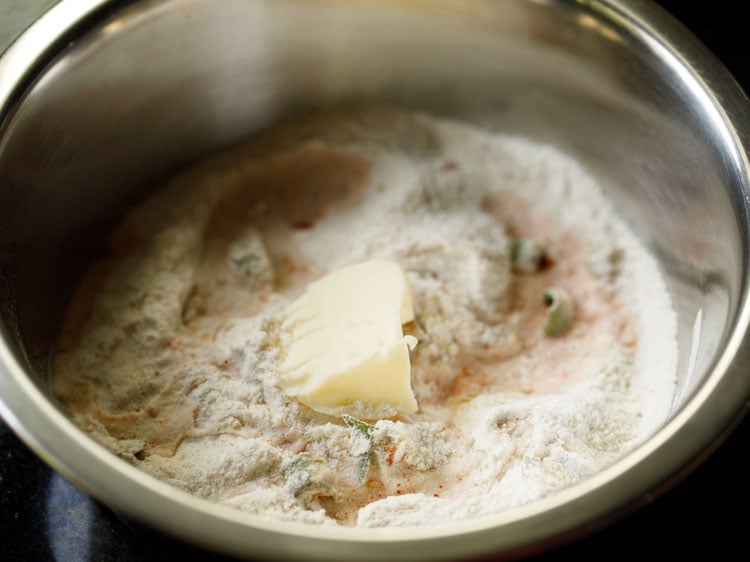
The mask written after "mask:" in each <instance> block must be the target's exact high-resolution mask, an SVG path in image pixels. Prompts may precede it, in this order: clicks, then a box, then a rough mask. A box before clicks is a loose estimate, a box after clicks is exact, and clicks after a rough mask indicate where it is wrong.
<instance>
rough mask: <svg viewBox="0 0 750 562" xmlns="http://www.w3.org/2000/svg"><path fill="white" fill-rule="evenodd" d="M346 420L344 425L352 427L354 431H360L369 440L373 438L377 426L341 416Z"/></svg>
mask: <svg viewBox="0 0 750 562" xmlns="http://www.w3.org/2000/svg"><path fill="white" fill-rule="evenodd" d="M341 417H342V419H343V420H344V423H345V424H346V425H348V426H349V427H351V428H352V429H356V430H357V431H359V432H360V433H361V434H362V435H363V436H365V437H366V438H367V439H369V438H370V437H371V436H372V432H373V431H375V426H374V425H370V424H369V423H367V422H363V421H362V420H358V419H357V418H355V417H353V416H350V415H347V414H344V415H343V416H341Z"/></svg>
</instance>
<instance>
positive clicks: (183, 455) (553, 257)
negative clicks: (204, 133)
mask: <svg viewBox="0 0 750 562" xmlns="http://www.w3.org/2000/svg"><path fill="white" fill-rule="evenodd" d="M369 260H387V262H388V263H394V264H397V266H399V267H400V268H401V269H402V270H403V272H404V276H405V278H406V279H407V280H408V285H409V288H410V291H411V300H412V305H413V318H411V319H407V320H408V321H407V322H406V323H405V324H404V326H403V330H404V333H405V334H406V335H407V336H408V337H409V338H411V339H409V341H410V342H416V345H415V346H412V347H414V349H412V350H410V351H408V354H409V361H410V370H411V372H410V382H411V386H412V389H413V396H414V398H415V399H416V404H417V405H416V406H414V405H413V403H411V402H410V403H409V404H410V406H409V407H410V408H411V409H412V410H414V409H416V411H406V412H403V411H395V410H394V411H384V412H383V413H384V415H385V417H382V418H381V417H379V415H378V414H377V413H376V414H373V413H372V412H370V414H368V413H367V411H364V414H363V412H362V411H354V412H349V413H347V412H346V408H344V409H343V411H342V412H334V413H321V412H319V411H316V410H314V409H312V408H310V407H308V406H306V405H304V404H303V403H302V402H300V401H299V400H297V399H296V398H294V397H292V396H291V395H290V394H288V393H287V392H286V390H285V388H284V386H283V385H282V384H281V380H280V365H281V364H282V361H283V359H284V358H283V357H282V351H281V350H282V346H281V345H280V343H281V342H280V334H281V325H282V323H283V321H284V318H285V315H286V314H288V313H287V310H288V309H289V307H290V305H291V303H292V302H294V301H295V300H296V299H298V298H299V297H300V295H301V294H303V292H304V291H305V288H306V287H307V286H308V285H309V284H310V283H312V282H314V281H316V280H318V279H320V278H322V277H324V276H325V275H326V274H329V273H331V272H335V271H337V270H339V269H341V268H345V267H348V266H351V265H353V264H360V263H363V262H367V261H369ZM370 289H373V287H367V286H363V287H362V291H363V299H367V298H369V297H368V296H367V294H368V293H367V291H368V290H370ZM675 331H676V320H675V315H674V312H673V310H672V308H671V304H670V301H669V297H668V294H667V291H666V288H665V285H664V282H663V280H662V279H661V277H660V275H659V272H658V269H657V267H656V263H655V261H654V260H653V259H652V258H651V257H650V256H649V255H648V253H647V252H646V250H645V249H644V248H643V247H642V246H641V245H640V244H639V242H638V241H637V240H636V238H635V237H634V236H633V234H632V233H631V232H629V231H628V230H627V228H626V227H625V226H624V224H623V223H622V222H621V220H620V219H618V218H617V217H616V216H615V215H614V214H613V210H612V207H611V205H610V204H609V203H608V202H607V201H606V199H605V198H604V197H603V195H602V194H601V193H600V190H599V188H598V186H597V185H596V183H595V182H594V180H593V179H592V178H591V176H589V175H588V174H587V172H586V171H585V170H584V169H582V168H581V166H580V165H579V164H577V163H576V162H575V161H573V160H571V159H570V158H569V157H567V156H565V155H564V154H562V153H560V152H558V151H557V150H555V149H553V148H550V147H547V146H541V145H539V144H535V143H533V142H531V141H529V140H525V139H521V138H510V137H505V136H501V135H494V134H489V133H488V132H485V131H482V130H480V129H477V128H474V127H471V126H468V125H465V124H461V123H456V122H451V121H445V120H439V119H436V118H433V117H430V116H426V115H421V114H413V113H407V112H401V111H396V110H391V109H383V108H377V109H365V110H361V109H360V110H347V111H339V112H335V113H326V114H321V115H317V116H313V117H308V118H303V119H300V120H297V121H295V122H290V123H288V124H284V125H281V126H278V127H276V128H274V129H272V130H270V131H268V132H266V133H264V134H262V135H260V136H259V137H257V138H255V139H253V140H251V141H249V142H248V143H246V144H244V145H242V146H239V147H237V148H235V149H232V150H231V151H229V152H226V153H223V154H220V155H218V156H215V157H212V158H210V159H208V160H206V161H205V162H202V163H200V164H199V165H197V166H196V167H194V168H192V169H191V170H189V171H187V172H186V173H184V174H182V175H180V176H178V177H176V178H175V179H174V180H173V181H171V182H170V183H169V184H168V185H167V186H166V187H165V188H164V189H163V190H161V191H159V192H158V193H157V194H155V195H154V196H152V197H151V198H150V199H149V200H148V201H146V202H145V203H144V204H143V205H142V206H140V207H139V208H137V209H135V210H134V211H132V212H131V213H130V214H129V215H128V216H127V217H126V219H125V220H124V222H123V223H122V224H121V225H120V226H118V227H117V229H116V230H115V231H114V232H113V234H112V236H111V239H110V241H109V244H108V246H107V248H106V251H105V253H104V256H103V257H102V258H101V259H99V261H98V262H97V263H95V264H94V265H93V267H92V268H91V270H90V272H89V273H88V275H87V276H86V278H85V279H84V281H83V282H82V284H81V287H80V289H79V291H78V293H77V295H76V297H75V299H74V301H73V303H72V306H71V309H70V311H69V314H68V318H67V322H66V326H65V329H64V333H63V335H62V338H61V341H60V345H59V350H58V353H57V356H56V360H55V364H54V369H55V377H54V385H55V392H56V395H57V396H58V397H59V399H60V400H61V402H62V404H63V405H64V407H65V408H66V410H67V411H68V412H69V413H70V415H71V416H72V417H73V419H74V420H75V421H76V422H77V423H78V424H79V425H80V426H81V427H82V428H83V429H84V430H86V431H87V432H89V433H90V434H91V435H92V436H93V437H94V438H95V439H97V440H98V441H99V442H100V443H102V444H103V445H104V446H105V447H107V448H108V449H110V450H111V451H113V452H114V453H115V454H117V455H119V456H120V457H121V458H123V459H125V460H127V461H128V462H130V463H132V464H133V465H135V466H137V467H139V468H140V469H142V470H144V471H146V472H148V473H150V474H152V475H154V476H155V477H157V478H160V479H162V480H164V481H166V482H169V483H171V484H173V485H175V486H177V487H179V488H182V489H183V490H187V491H188V492H191V493H193V494H196V495H198V496H201V497H203V498H207V499H209V500H212V501H215V502H218V503H221V504H224V505H227V506H232V507H234V508H236V509H239V510H244V511H247V512H251V513H256V514H265V515H269V516H272V517H277V518H282V519H287V520H296V521H302V522H307V523H314V524H329V525H356V526H364V527H373V526H389V525H424V524H434V523H442V522H447V521H456V520H463V519H468V518H473V517H478V516H482V515H486V514H491V513H496V512H498V511H501V510H505V509H508V508H511V507H514V506H519V505H522V504H526V503H528V502H531V501H534V500H536V499H538V498H542V497H544V496H547V495H549V494H551V493H553V492H556V491H558V490H561V489H563V488H565V487H567V486H571V485H573V484H576V483H578V482H581V481H582V480H584V479H586V478H588V477H590V476H591V475H593V474H595V473H596V472H598V471H600V470H602V468H604V467H606V466H607V465H609V464H611V463H612V462H613V461H615V460H617V459H618V458H620V457H621V456H622V455H623V454H625V453H626V452H627V451H629V450H631V449H632V448H633V447H635V446H636V445H638V444H639V443H640V442H642V441H643V440H644V439H645V438H646V437H648V436H649V435H650V434H651V433H652V432H653V431H654V430H656V429H657V428H658V427H659V425H660V424H661V423H662V422H663V421H664V420H665V418H666V416H667V414H668V410H669V407H670V404H671V398H672V395H673V390H674V385H675V370H676V359H677V344H676V338H675ZM372 384H373V385H377V381H376V380H373V382H372ZM373 416H374V417H373Z"/></svg>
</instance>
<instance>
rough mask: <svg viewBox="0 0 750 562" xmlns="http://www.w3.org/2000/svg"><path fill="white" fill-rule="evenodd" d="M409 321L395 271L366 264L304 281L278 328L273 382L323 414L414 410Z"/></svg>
mask: <svg viewBox="0 0 750 562" xmlns="http://www.w3.org/2000/svg"><path fill="white" fill-rule="evenodd" d="M413 319H414V312H413V310H412V303H411V294H410V290H409V283H408V280H407V279H406V276H405V275H404V272H403V270H402V269H401V267H400V266H399V265H398V264H397V263H395V262H393V261H388V260H373V261H367V262H364V263H359V264H356V265H352V266H348V267H345V268H342V269H339V270H336V271H334V272H332V273H330V274H328V275H327V276H325V277H323V278H322V279H319V280H318V281H316V282H314V283H311V284H310V285H309V286H308V287H307V289H306V291H305V293H304V294H303V295H302V296H301V297H299V298H298V299H297V300H296V301H295V302H294V303H292V305H291V306H290V307H289V308H288V309H287V311H286V317H285V320H284V321H283V322H282V324H281V332H280V342H281V363H280V369H279V371H280V375H281V376H280V383H281V386H282V388H283V389H284V390H285V391H286V393H287V394H288V395H290V396H292V397H294V398H296V399H297V400H299V401H300V402H302V403H303V404H305V405H307V406H309V407H310V408H312V409H314V410H317V411H319V412H322V413H326V414H341V413H348V414H351V415H355V416H359V417H364V418H365V419H374V418H380V417H390V416H393V415H396V414H397V413H399V412H401V413H412V412H416V411H417V401H416V399H415V398H414V392H413V391H412V388H411V364H410V362H409V349H410V348H413V347H414V346H415V345H416V343H417V340H416V338H414V337H413V336H404V334H403V329H402V325H403V324H405V323H407V322H411V321H412V320H413Z"/></svg>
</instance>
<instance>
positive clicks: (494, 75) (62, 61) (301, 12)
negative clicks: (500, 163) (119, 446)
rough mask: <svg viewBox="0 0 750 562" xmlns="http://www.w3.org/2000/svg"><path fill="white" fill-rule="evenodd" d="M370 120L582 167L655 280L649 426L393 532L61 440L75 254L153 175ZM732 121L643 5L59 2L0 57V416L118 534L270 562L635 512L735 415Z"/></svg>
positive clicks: (736, 188)
mask: <svg viewBox="0 0 750 562" xmlns="http://www.w3.org/2000/svg"><path fill="white" fill-rule="evenodd" d="M367 100H377V101H383V102H388V103H395V104H399V105H404V106H408V107H416V108H419V109H424V110H428V111H432V112H436V113H439V114H444V115H450V116H456V117H460V118H463V119H467V120H469V121H473V122H477V123H480V124H482V125H484V126H486V127H489V128H492V129H496V130H501V131H505V132H509V133H512V134H521V135H526V136H529V137H532V138H535V139H538V140H541V141H544V142H549V143H553V144H556V145H558V146H560V147H561V148H563V150H565V151H567V152H568V153H571V154H573V155H574V156H576V157H577V158H578V159H580V160H581V162H582V163H583V164H584V165H585V166H587V167H588V168H589V169H590V170H592V171H593V172H594V173H595V174H596V175H597V177H598V178H599V179H600V181H601V183H602V184H603V185H604V187H605V188H606V189H607V191H608V193H609V194H610V196H611V197H612V198H613V199H614V200H615V201H616V203H617V205H618V207H619V208H620V210H621V212H622V214H623V215H624V216H625V218H626V219H627V220H628V222H629V223H630V224H631V225H632V226H633V228H634V229H635V230H636V232H637V233H638V234H639V236H640V237H641V238H642V240H643V241H644V242H645V243H646V244H647V245H648V246H649V247H650V248H651V249H652V250H653V251H654V253H655V254H656V255H657V257H658V258H659V260H660V262H661V264H662V267H663V269H664V272H665V274H666V275H667V278H668V282H669V285H670V289H671V292H672V296H673V299H674V302H675V306H676V308H677V310H678V314H679V321H680V334H679V339H680V373H679V376H680V384H679V390H678V393H677V395H676V396H675V403H674V409H673V414H672V417H671V419H670V421H669V422H668V423H667V424H666V426H665V427H664V428H663V429H662V430H661V431H660V432H658V433H657V434H656V435H654V436H653V438H652V439H651V440H649V441H648V442H647V443H646V444H644V445H643V446H642V447H640V448H639V449H637V450H636V451H634V452H633V453H632V454H630V455H628V456H627V457H625V458H624V459H623V460H622V461H620V462H619V463H617V464H616V465H614V466H612V467H611V468H609V469H608V470H606V471H604V472H603V473H601V474H599V475H598V476H596V477H595V478H592V479H590V480H588V481H586V482H584V483H583V484H581V485H579V486H576V487H574V488H571V489H569V490H566V491H564V492H562V493H560V494H557V495H555V496H553V497H550V498H547V499H546V500H544V501H541V502H537V503H535V504H533V505H530V506H527V507H524V508H521V509H518V510H513V511H510V512H507V513H503V514H499V515H497V516H493V517H488V518H483V519H478V520H476V521H470V522H466V523H462V524H460V525H451V526H446V527H431V528H418V529H379V530H375V529H372V530H367V529H335V528H331V529H328V528H325V529H323V528H312V527H306V526H302V525H294V524H290V523H280V522H277V521H273V520H267V519H264V518H260V517H250V516H247V515H242V514H240V513H236V512H233V511H231V510H229V509H226V508H220V507H219V506H216V505H212V504H209V503H207V502H205V501H202V500H199V499H196V498H194V497H191V496H189V495H187V494H185V493H182V492H180V491H178V490H175V489H173V488H171V487H169V486H167V485H165V484H162V483H160V482H157V481H155V480H154V479H152V478H150V477H148V476H147V475H145V474H143V473H141V472H139V471H138V470H136V469H134V468H133V467H131V466H129V465H127V464H126V463H124V462H122V461H120V460H118V459H117V458H115V457H114V456H113V455H110V454H109V453H108V452H106V451H105V450H104V449H102V448H101V447H99V446H97V445H95V444H94V442H93V441H92V440H90V439H89V438H88V437H87V436H85V435H84V434H83V433H82V432H80V431H79V430H78V429H76V428H75V427H74V426H73V425H72V424H71V423H70V422H69V421H68V420H67V419H66V418H65V416H64V415H63V414H62V413H61V412H60V411H59V410H58V409H57V407H56V405H55V404H54V401H53V400H52V399H51V398H50V396H49V393H48V390H47V386H46V377H47V375H48V359H49V354H50V351H51V348H52V346H53V345H54V339H55V335H56V333H57V329H58V327H59V324H60V320H61V317H62V314H63V313H64V309H65V305H66V303H67V299H68V297H69V295H70V291H71V290H72V288H73V286H74V285H75V282H76V280H77V279H78V276H79V275H80V273H81V271H82V268H83V267H84V266H85V264H86V262H87V260H88V259H90V257H91V255H92V253H93V252H94V251H95V250H96V243H97V242H98V240H99V239H100V238H101V236H102V235H103V233H104V232H105V230H106V228H107V226H108V225H109V224H111V222H112V221H113V220H115V219H116V218H117V217H118V216H120V214H121V213H122V212H123V209H125V208H126V207H127V206H128V205H131V204H133V203H135V202H137V201H138V200H139V199H140V198H142V197H143V196H144V195H145V194H146V193H148V191H149V190H150V189H152V188H153V187H154V186H155V185H157V184H158V182H159V180H160V179H162V178H164V177H165V176H166V175H168V174H169V173H170V172H172V171H174V170H175V169H178V168H179V167H181V166H183V165H185V164H186V163H187V162H189V161H191V160H193V159H195V158H196V157H197V156H199V155H201V154H205V153H207V152H210V151H212V150H215V149H217V148H219V147H222V146H226V145H228V144H231V143H232V142H235V141H236V140H238V139H240V138H242V137H244V136H246V135H248V134H251V133H252V132H254V131H256V130H258V129H259V128H261V127H263V126H265V125H267V124H269V123H271V122H272V121H274V120H275V119H277V118H279V117H281V116H285V115H288V114H290V113H294V112H297V111H302V110H305V109H306V108H311V107H318V106H324V105H332V104H340V103H348V102H356V101H367ZM749 114H750V113H749V112H748V100H747V99H746V97H745V96H744V94H743V93H742V92H741V91H740V89H739V88H738V87H737V86H736V85H735V84H734V82H733V80H732V79H731V77H730V76H729V75H728V73H727V72H726V71H725V70H724V69H723V68H722V67H721V66H720V65H719V64H718V63H717V62H716V61H715V60H714V59H713V57H711V56H710V54H708V53H707V52H706V51H705V50H704V49H703V48H702V47H701V45H699V44H697V42H696V41H694V40H693V39H692V37H691V36H689V35H688V34H687V33H686V32H685V31H684V30H683V29H682V28H681V27H680V26H679V25H677V24H676V23H675V22H674V21H673V20H672V19H671V18H670V17H668V16H667V15H666V14H665V13H664V12H662V11H661V10H660V9H659V8H657V7H656V6H655V5H653V4H651V3H650V2H646V1H631V2H626V1H602V2H595V1H592V2H575V1H572V0H570V1H564V0H506V1H504V2H494V1H490V0H473V1H459V0H434V1H418V0H401V1H399V0H389V1H387V2H382V1H381V2H378V1H376V0H359V1H357V2H350V1H344V0H319V1H310V0H308V1H305V2H301V1H298V0H276V1H270V0H269V1H262V0H254V1H246V0H225V1H223V2H221V3H219V2H211V1H210V0H165V1H161V2H157V1H142V2H132V3H123V2H107V1H105V0H75V1H73V0H63V2H62V3H61V4H59V5H58V6H56V7H55V8H54V9H53V10H52V12H50V13H49V14H48V15H47V16H45V17H44V18H42V19H41V20H40V21H39V22H37V23H36V24H35V25H34V26H32V28H31V29H29V30H28V32H27V33H26V34H24V35H23V36H22V37H21V39H20V40H19V41H18V42H17V43H16V44H15V45H14V46H13V47H12V48H11V49H10V50H9V51H7V52H6V54H5V55H4V57H3V58H2V59H0V284H1V285H2V287H1V289H0V291H1V292H0V294H2V302H1V303H0V313H1V314H2V316H1V318H0V331H2V336H3V342H2V345H1V346H0V412H1V413H2V415H3V417H4V418H5V419H6V421H7V422H8V423H10V424H11V425H12V426H13V427H14V429H15V430H16V431H17V432H18V433H19V434H20V435H21V436H22V437H23V438H24V439H25V440H26V441H27V442H28V443H29V444H31V445H32V447H34V449H35V450H36V451H37V452H38V453H39V454H40V455H41V456H42V457H43V458H45V460H47V461H48V462H49V463H50V464H52V465H53V466H54V467H55V468H57V469H58V470H60V471H61V472H62V473H63V474H65V475H67V476H69V477H70V478H71V479H73V480H74V481H76V482H78V483H79V484H80V485H81V486H83V487H84V488H85V489H86V490H88V491H89V492H90V493H92V494H93V495H94V496H96V497H98V498H99V499H101V500H102V501H104V502H105V503H107V504H108V505H110V506H112V507H114V508H115V509H117V510H118V511H120V512H122V513H124V514H126V515H128V516H130V517H133V518H136V519H138V520H140V521H143V522H146V523H148V524H150V525H153V526H154V527H156V528H158V529H160V530H162V531H165V532H167V533H171V534H174V535H176V536H179V537H181V538H183V539H185V540H188V541H193V542H195V543H197V544H201V545H204V546H208V547H210V548H213V549H215V550H217V551H221V552H228V553H232V554H235V555H240V556H253V557H264V558H275V559H285V560H288V559H290V558H292V559H303V558H304V559H321V560H332V559H340V560H348V559H351V558H354V557H356V558H357V559H361V560H375V559H383V558H388V559H391V560H428V559H449V558H461V557H468V556H476V555H480V554H483V553H489V552H502V553H505V554H513V553H515V554H517V553H519V552H527V551H529V550H530V549H538V548H543V547H544V546H545V545H548V544H552V543H553V542H554V541H556V540H558V539H559V537H560V536H562V535H569V534H575V533H582V532H585V530H586V529H587V528H589V527H590V526H592V525H595V524H597V522H601V521H603V520H605V519H606V518H609V517H613V516H616V514H617V513H619V512H621V511H622V510H623V509H627V508H632V507H633V506H635V505H637V504H638V502H641V501H645V499H646V498H647V496H648V494H652V493H656V492H657V491H658V490H659V489H660V488H661V487H663V486H665V485H668V483H670V482H672V481H673V480H674V478H675V476H676V475H677V474H679V473H682V472H684V471H685V470H687V469H688V467H689V466H690V463H692V462H693V461H694V460H695V459H696V458H697V457H699V456H700V455H702V454H705V452H706V451H707V450H709V449H710V447H712V446H715V444H716V442H717V439H718V438H719V436H720V435H721V434H722V433H723V432H725V431H726V430H727V428H728V427H729V426H730V425H731V423H732V421H733V420H735V419H736V418H737V416H738V415H739V414H740V413H741V412H742V411H743V410H744V408H745V404H746V402H747V400H748V396H749V395H750V377H747V376H746V365H747V364H748V363H747V361H748V349H749V348H748V342H747V341H746V340H747V335H746V332H747V326H748V315H749V314H750V313H749V311H748V297H747V265H748V250H749V249H750V245H749V244H748V228H747V227H748V224H750V223H749V221H748V209H747V205H748V201H750V199H748V197H750V191H748V182H749V174H748V161H747V152H746V150H747V142H748V131H750V123H749V122H748V115H749Z"/></svg>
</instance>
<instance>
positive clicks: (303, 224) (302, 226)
mask: <svg viewBox="0 0 750 562" xmlns="http://www.w3.org/2000/svg"><path fill="white" fill-rule="evenodd" d="M313 226H315V225H314V224H313V223H312V222H310V221H306V220H297V221H294V222H293V223H292V228H293V229H295V230H307V229H309V228H312V227H313Z"/></svg>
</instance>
